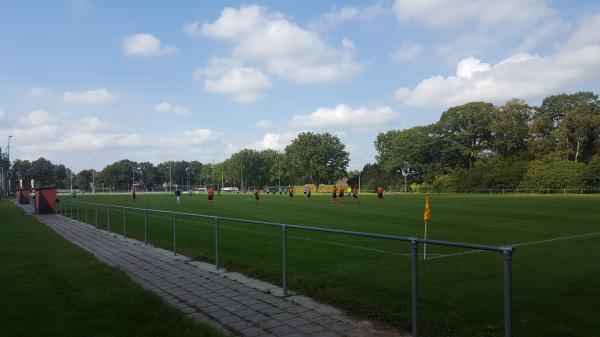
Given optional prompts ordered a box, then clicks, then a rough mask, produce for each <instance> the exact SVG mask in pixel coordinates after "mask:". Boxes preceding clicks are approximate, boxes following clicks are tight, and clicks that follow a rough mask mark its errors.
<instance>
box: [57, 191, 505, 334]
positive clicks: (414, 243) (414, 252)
mask: <svg viewBox="0 0 600 337" xmlns="http://www.w3.org/2000/svg"><path fill="white" fill-rule="evenodd" d="M67 204H68V205H67ZM73 205H76V215H77V218H76V219H77V220H78V221H80V217H79V216H80V212H79V208H80V206H81V205H83V207H85V213H86V219H85V220H86V222H87V209H88V207H89V206H93V207H94V209H95V219H96V220H95V221H96V222H95V224H94V225H95V226H96V227H98V207H104V208H106V210H107V230H108V232H110V209H111V208H114V209H121V210H122V211H123V237H125V238H127V211H128V210H130V211H133V212H134V213H136V212H137V213H138V214H143V215H144V244H145V245H147V244H148V212H154V213H162V214H171V217H172V221H173V254H174V255H177V216H178V215H180V216H189V217H196V218H204V219H213V221H214V225H215V261H214V263H215V268H216V269H217V270H218V269H220V268H221V266H220V264H219V262H220V261H219V256H220V253H221V248H220V241H221V239H220V222H221V220H227V221H235V222H241V223H248V224H260V225H267V226H273V227H279V228H281V233H282V258H283V263H282V289H283V295H284V296H287V295H288V229H290V228H293V229H298V230H304V231H313V232H322V233H330V234H339V235H349V236H355V237H367V238H375V239H383V240H393V241H403V242H408V243H410V247H411V254H410V255H411V283H412V291H411V307H412V336H413V337H417V336H418V317H419V312H418V307H419V277H418V257H419V244H430V245H437V246H446V247H455V248H465V249H472V250H479V251H491V252H497V253H500V254H502V257H503V261H504V336H505V337H511V336H512V255H513V253H514V251H515V247H514V246H488V245H480V244H471V243H463V242H453V241H444V240H431V239H421V238H418V237H407V236H396V235H387V234H375V233H366V232H354V231H348V230H341V229H330V228H321V227H313V226H300V225H291V224H281V223H275V222H269V221H259V220H248V219H238V218H231V217H224V216H215V215H205V214H195V213H186V212H175V211H166V210H159V209H148V208H136V207H128V206H119V205H111V204H100V203H90V202H81V201H74V200H68V201H64V202H60V203H59V207H58V210H59V213H60V214H62V215H67V214H68V216H69V217H70V218H74V217H73V215H74V213H73ZM61 206H62V209H61ZM69 206H70V207H69Z"/></svg>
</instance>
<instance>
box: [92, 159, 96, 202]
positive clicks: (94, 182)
mask: <svg viewBox="0 0 600 337" xmlns="http://www.w3.org/2000/svg"><path fill="white" fill-rule="evenodd" d="M92 194H96V157H92Z"/></svg>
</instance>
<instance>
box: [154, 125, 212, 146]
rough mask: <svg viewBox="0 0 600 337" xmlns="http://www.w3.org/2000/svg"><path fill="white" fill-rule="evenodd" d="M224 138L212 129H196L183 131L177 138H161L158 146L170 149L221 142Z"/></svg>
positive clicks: (158, 140)
mask: <svg viewBox="0 0 600 337" xmlns="http://www.w3.org/2000/svg"><path fill="white" fill-rule="evenodd" d="M222 137H223V134H222V133H220V132H217V131H213V130H211V129H195V130H189V131H183V132H181V133H179V134H178V135H176V136H169V137H159V138H158V139H157V141H156V143H157V146H160V147H163V148H166V149H168V148H172V147H177V146H192V145H202V144H206V143H210V142H214V141H217V140H220V139H221V138H222Z"/></svg>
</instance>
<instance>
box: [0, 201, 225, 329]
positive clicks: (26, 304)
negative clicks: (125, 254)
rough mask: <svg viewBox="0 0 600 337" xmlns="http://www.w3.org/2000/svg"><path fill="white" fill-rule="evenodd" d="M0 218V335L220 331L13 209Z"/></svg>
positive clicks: (5, 207) (0, 210)
mask: <svg viewBox="0 0 600 337" xmlns="http://www.w3.org/2000/svg"><path fill="white" fill-rule="evenodd" d="M0 219H1V221H0V265H1V266H2V268H0V299H1V302H2V305H0V327H1V328H0V329H1V330H0V331H1V335H2V336H61V337H62V336H221V334H220V333H218V332H216V331H214V330H213V329H212V328H209V327H207V326H201V325H198V324H196V323H195V322H193V321H191V320H190V319H188V318H186V317H185V316H184V315H183V313H181V312H179V311H177V310H176V309H174V308H172V307H170V306H168V305H166V304H165V303H163V302H162V301H161V299H160V298H159V297H158V296H156V295H154V294H152V293H150V292H148V291H146V290H144V289H143V288H142V287H141V286H139V285H137V284H136V283H134V282H133V281H131V280H130V279H129V278H128V277H127V275H125V274H124V273H123V272H121V271H119V270H118V269H115V268H111V267H109V266H107V265H105V264H103V263H101V262H99V261H98V260H96V259H95V258H94V257H93V256H92V255H90V254H89V253H87V252H85V251H83V250H82V249H80V248H79V247H77V246H75V245H73V244H71V243H69V242H68V241H66V240H64V239H63V238H61V237H60V236H59V235H58V234H56V233H55V232H54V231H53V230H51V229H50V228H48V227H46V226H45V225H43V224H41V223H39V222H37V221H36V220H34V219H33V218H32V217H30V216H27V215H25V214H24V213H23V212H22V210H21V209H19V208H17V207H16V206H14V205H11V204H9V203H8V202H5V201H3V202H2V203H0Z"/></svg>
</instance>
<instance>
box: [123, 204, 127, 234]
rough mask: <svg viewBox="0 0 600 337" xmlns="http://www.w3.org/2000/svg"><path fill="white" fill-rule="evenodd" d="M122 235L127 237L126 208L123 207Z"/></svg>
mask: <svg viewBox="0 0 600 337" xmlns="http://www.w3.org/2000/svg"><path fill="white" fill-rule="evenodd" d="M123 237H125V239H127V208H123Z"/></svg>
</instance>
